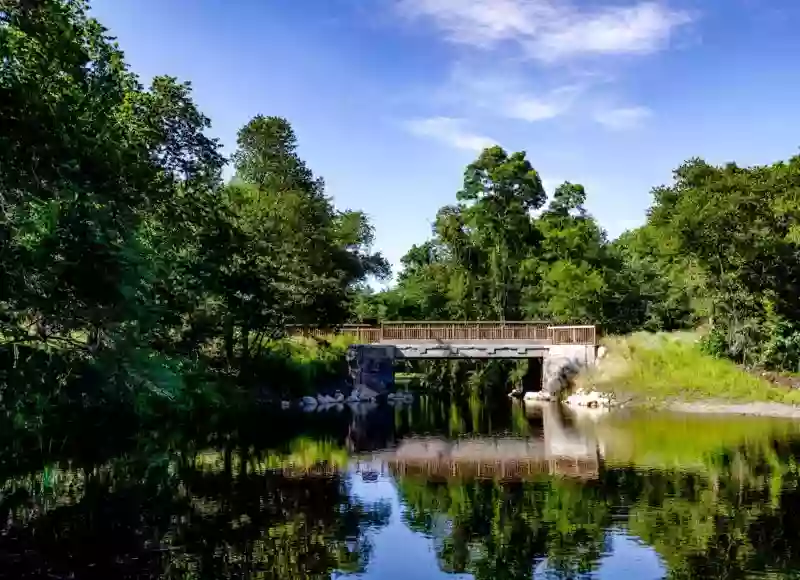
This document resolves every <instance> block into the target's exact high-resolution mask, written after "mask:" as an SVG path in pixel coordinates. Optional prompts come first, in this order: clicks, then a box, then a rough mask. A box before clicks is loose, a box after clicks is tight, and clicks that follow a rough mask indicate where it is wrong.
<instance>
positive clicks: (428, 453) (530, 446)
mask: <svg viewBox="0 0 800 580" xmlns="http://www.w3.org/2000/svg"><path fill="white" fill-rule="evenodd" d="M526 411H527V414H528V416H529V419H532V420H533V421H534V422H538V421H539V420H540V421H541V425H542V429H541V434H540V436H539V437H513V436H498V437H488V436H487V437H471V438H464V439H456V440H448V439H445V438H443V437H409V438H406V439H402V440H401V441H399V442H398V445H397V446H396V447H395V448H393V449H388V450H383V451H378V452H375V453H373V454H370V455H367V456H361V457H359V458H357V459H356V460H355V462H354V466H353V467H354V468H355V470H356V471H358V472H360V473H362V474H368V473H369V472H370V471H375V470H381V469H384V466H385V467H388V470H389V472H390V473H392V474H393V475H395V476H419V477H426V478H428V479H431V478H434V479H449V478H478V479H483V478H489V479H508V480H517V479H526V478H529V477H534V476H536V475H544V474H549V475H563V476H569V477H581V478H593V477H597V475H598V474H599V470H600V468H601V466H602V459H601V456H600V449H599V446H598V444H597V442H596V441H594V440H592V439H590V438H588V437H586V436H585V435H583V434H582V433H581V432H580V431H578V430H577V429H575V428H574V427H573V426H572V425H571V424H570V421H569V418H568V417H567V416H566V415H565V414H564V409H562V408H561V407H560V406H559V405H553V404H542V405H535V406H528V407H526Z"/></svg>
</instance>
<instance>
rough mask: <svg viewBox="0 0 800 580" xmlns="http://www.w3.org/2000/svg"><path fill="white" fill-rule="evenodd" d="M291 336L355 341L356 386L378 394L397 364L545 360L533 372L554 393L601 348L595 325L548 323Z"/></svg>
mask: <svg viewBox="0 0 800 580" xmlns="http://www.w3.org/2000/svg"><path fill="white" fill-rule="evenodd" d="M288 332H289V334H290V335H295V336H297V335H300V336H313V337H324V336H330V335H331V334H342V335H349V336H353V337H355V339H356V344H354V345H352V346H351V347H350V349H349V352H348V361H349V362H350V368H351V376H352V377H353V381H354V383H355V384H357V385H365V386H367V387H369V388H370V389H373V390H375V391H377V392H379V393H380V392H384V391H385V390H386V389H387V387H390V386H391V385H392V384H393V383H394V362H395V361H396V360H398V359H401V360H402V359H540V360H541V361H542V364H541V367H536V366H535V365H531V368H539V370H540V371H541V373H540V374H541V379H540V380H541V387H540V388H541V389H542V390H545V391H548V392H550V393H555V392H557V391H558V390H560V389H561V388H562V387H563V386H564V384H565V382H566V381H567V380H568V379H569V377H570V376H571V375H572V374H574V373H575V372H577V371H578V370H579V369H580V368H582V367H584V366H588V365H591V364H593V363H594V361H595V354H596V347H597V328H596V327H595V326H594V325H570V326H560V325H553V324H550V323H548V322H508V321H500V322H489V321H481V322H386V323H383V324H380V325H375V326H373V325H367V324H352V325H343V326H339V327H334V328H325V327H300V326H297V327H290V328H289V329H288ZM533 380H537V381H538V380H539V379H536V378H534V379H533ZM537 386H538V385H537ZM531 390H539V389H536V388H533V389H531Z"/></svg>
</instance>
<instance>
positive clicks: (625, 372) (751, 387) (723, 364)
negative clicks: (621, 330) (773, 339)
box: [578, 333, 800, 404]
mask: <svg viewBox="0 0 800 580" xmlns="http://www.w3.org/2000/svg"><path fill="white" fill-rule="evenodd" d="M698 338H699V335H698V334H695V333H673V334H665V333H659V334H651V333H637V334H633V335H630V336H625V337H608V338H606V339H604V341H603V346H605V347H606V348H607V349H608V354H607V355H606V357H605V358H604V359H603V360H602V361H601V363H600V366H599V367H598V368H597V369H593V370H592V371H590V372H588V373H586V374H585V375H584V376H582V377H580V378H579V380H578V384H579V386H582V387H584V388H586V387H589V388H596V389H599V390H604V391H607V392H608V391H611V392H614V393H615V394H616V395H618V397H619V398H620V399H622V398H632V399H633V400H634V401H637V402H652V403H659V402H669V401H672V402H677V401H686V402H690V401H702V400H713V401H720V402H739V403H741V402H776V403H787V404H800V390H794V389H791V388H789V387H783V386H778V385H774V384H772V383H770V382H769V381H767V380H765V379H762V378H760V377H757V376H754V375H752V374H750V373H748V372H746V371H743V370H742V369H740V368H739V367H737V366H736V365H735V364H733V363H732V362H730V361H728V360H722V359H717V358H713V357H711V356H709V355H706V354H705V353H703V352H701V350H700V348H699V345H698V343H697V339H698Z"/></svg>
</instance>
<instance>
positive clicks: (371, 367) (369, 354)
mask: <svg viewBox="0 0 800 580" xmlns="http://www.w3.org/2000/svg"><path fill="white" fill-rule="evenodd" d="M394 360H395V348H394V347H393V346H382V345H372V344H354V345H351V346H350V347H349V348H348V350H347V362H348V366H349V368H350V378H351V379H352V381H353V385H355V386H360V385H363V386H365V387H368V388H370V389H372V390H373V391H375V392H376V393H378V394H383V393H385V392H386V391H388V390H389V389H390V388H392V387H393V386H394Z"/></svg>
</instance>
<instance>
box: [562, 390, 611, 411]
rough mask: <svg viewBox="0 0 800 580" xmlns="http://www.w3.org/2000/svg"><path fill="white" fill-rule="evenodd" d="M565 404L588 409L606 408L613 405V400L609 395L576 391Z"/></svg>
mask: <svg viewBox="0 0 800 580" xmlns="http://www.w3.org/2000/svg"><path fill="white" fill-rule="evenodd" d="M565 402H566V404H567V405H570V406H573V407H589V408H599V407H603V408H608V407H611V406H613V405H614V399H613V397H612V396H611V395H608V394H606V393H598V392H597V391H589V392H588V393H587V392H585V391H583V390H578V391H576V392H575V393H574V394H572V395H570V396H569V397H567V399H566V401H565Z"/></svg>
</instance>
